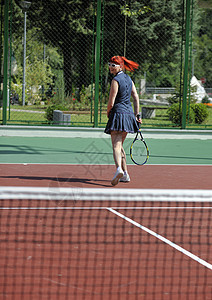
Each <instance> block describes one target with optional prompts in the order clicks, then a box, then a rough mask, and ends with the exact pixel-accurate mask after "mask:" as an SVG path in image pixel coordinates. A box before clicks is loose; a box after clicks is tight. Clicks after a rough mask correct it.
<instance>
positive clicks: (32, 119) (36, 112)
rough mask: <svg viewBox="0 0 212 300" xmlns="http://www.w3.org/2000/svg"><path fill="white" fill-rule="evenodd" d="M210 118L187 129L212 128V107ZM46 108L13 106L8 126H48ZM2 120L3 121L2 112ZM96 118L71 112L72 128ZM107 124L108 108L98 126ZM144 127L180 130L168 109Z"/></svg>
mask: <svg viewBox="0 0 212 300" xmlns="http://www.w3.org/2000/svg"><path fill="white" fill-rule="evenodd" d="M207 109H208V112H209V116H208V118H207V120H205V121H204V122H203V123H202V124H188V125H187V128H196V129H202V128H208V129H210V128H212V107H208V108H207ZM45 110H46V107H41V106H38V107H36V106H25V107H23V106H11V109H10V111H8V112H7V118H8V121H7V124H8V125H10V124H11V125H12V124H15V125H18V124H20V125H28V124H30V125H48V122H47V120H46V117H45ZM0 118H1V119H2V110H1V111H0ZM93 122H94V116H93V115H92V116H91V113H90V111H83V112H82V111H75V112H71V124H70V125H71V126H93ZM106 123H107V115H106V107H104V108H102V114H101V115H100V114H99V118H98V124H99V126H100V127H104V126H105V124H106ZM143 127H146V128H156V127H158V128H173V127H175V128H179V127H180V126H177V125H175V124H172V122H171V121H170V120H169V117H168V115H167V108H164V109H157V107H156V116H155V117H154V118H151V119H143Z"/></svg>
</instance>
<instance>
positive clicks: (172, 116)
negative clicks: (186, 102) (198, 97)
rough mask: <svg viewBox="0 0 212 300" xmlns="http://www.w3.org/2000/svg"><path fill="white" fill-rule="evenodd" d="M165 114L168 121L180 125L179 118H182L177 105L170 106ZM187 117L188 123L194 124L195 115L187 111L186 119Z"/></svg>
mask: <svg viewBox="0 0 212 300" xmlns="http://www.w3.org/2000/svg"><path fill="white" fill-rule="evenodd" d="M167 114H168V116H169V120H170V121H172V122H173V123H174V124H176V125H180V124H181V116H182V108H181V109H180V107H179V103H174V104H172V105H171V106H170V107H169V108H168V111H167ZM188 115H189V123H194V121H195V114H194V111H193V110H190V112H189V111H188V109H187V112H186V117H187V118H188Z"/></svg>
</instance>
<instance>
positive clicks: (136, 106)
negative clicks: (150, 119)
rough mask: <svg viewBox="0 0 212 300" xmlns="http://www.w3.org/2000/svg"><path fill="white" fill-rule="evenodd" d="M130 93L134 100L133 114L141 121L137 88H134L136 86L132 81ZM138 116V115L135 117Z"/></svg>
mask: <svg viewBox="0 0 212 300" xmlns="http://www.w3.org/2000/svg"><path fill="white" fill-rule="evenodd" d="M131 95H132V97H133V100H134V102H133V103H134V114H135V116H136V119H137V121H138V122H141V117H140V115H139V97H138V93H137V90H136V87H135V84H134V82H132V92H131ZM137 116H139V117H137Z"/></svg>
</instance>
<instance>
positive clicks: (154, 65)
mask: <svg viewBox="0 0 212 300" xmlns="http://www.w3.org/2000/svg"><path fill="white" fill-rule="evenodd" d="M8 2H9V13H8V19H9V23H8V28H5V27H4V25H5V24H4V22H3V21H1V40H2V42H3V40H4V31H5V30H7V31H8V35H9V37H8V41H9V42H8V49H9V50H8V54H9V55H8V92H7V93H8V101H7V114H6V115H7V117H6V118H7V124H30V125H34V124H36V125H57V126H58V125H63V126H64V125H65V126H100V127H103V126H105V124H106V122H107V117H106V107H107V101H108V96H109V89H110V82H111V80H112V77H111V75H110V74H109V70H108V65H107V63H108V60H109V58H110V57H112V56H114V55H121V56H126V57H127V58H128V59H130V60H134V61H136V62H137V63H139V69H138V70H136V71H135V72H134V73H133V74H131V76H132V79H133V80H134V82H135V84H136V88H137V90H138V93H139V97H140V104H141V113H142V116H143V126H144V127H145V126H146V127H166V128H167V127H181V126H182V103H183V101H186V102H187V104H188V105H187V110H186V127H196V126H204V127H210V126H211V125H212V112H211V110H212V108H211V107H210V94H209V93H207V89H208V91H209V89H210V87H211V86H212V83H211V81H210V80H211V79H210V75H209V71H208V70H209V69H210V68H208V65H207V64H206V65H207V67H205V68H203V69H202V70H203V71H201V72H200V71H197V75H198V76H197V78H196V77H195V76H194V75H196V72H195V65H198V64H200V62H201V59H203V57H202V56H201V55H200V53H201V51H202V49H201V47H200V45H201V41H200V39H201V36H200V28H202V27H201V25H200V21H201V20H202V19H201V18H202V15H203V12H202V11H201V9H202V8H200V7H199V6H197V3H196V1H195V0H191V1H190V0H187V1H184V0H177V1H173V0H168V1H165V2H164V1H160V0H151V1H146V0H144V1H135V0H123V1H121V0H120V1H109V0H108V1H106V0H102V1H100V0H90V1H82V0H81V1H80V0H79V1H65V0H61V1H57V0H45V1H41V0H40V1H39V0H38V1H19V0H15V1H14V0H8ZM1 4H2V5H1V15H2V18H1V20H3V18H4V17H5V12H4V8H5V5H4V4H5V1H2V3H1ZM188 7H189V9H190V14H189V16H187V10H188ZM188 18H189V21H190V25H189V28H187V29H188V36H186V21H187V20H188ZM206 19H207V18H206ZM208 20H210V18H208ZM98 21H99V23H98ZM198 24H199V25H198ZM98 30H99V34H100V36H99V38H98ZM201 30H203V31H204V32H203V33H204V35H205V33H207V32H208V33H207V37H208V39H209V40H210V38H211V36H210V34H209V31H207V30H208V29H207V30H206V29H204V28H202V29H201ZM193 36H195V38H194V37H193ZM187 37H189V45H188V48H187V52H188V59H187V63H188V70H187V71H188V72H187V78H186V75H185V74H184V69H185V51H186V38H187ZM198 39H199V40H198ZM205 39H206V38H205ZM98 43H99V48H98ZM2 44H3V43H2ZM98 49H99V50H98ZM209 50H210V49H209ZM24 52H25V55H24ZM209 53H210V51H209ZM204 55H205V56H204V57H206V58H207V59H209V54H207V53H205V54H204ZM207 55H208V56H207ZM3 61H4V56H3V47H1V74H2V76H3V68H2V66H3ZM202 61H203V60H202ZM198 66H199V65H198ZM198 70H200V68H198ZM198 72H199V73H198ZM204 72H205V73H204ZM98 73H99V78H98V76H97V74H98ZM206 77H207V81H206V82H207V83H204V80H205V78H206ZM2 78H3V77H1V79H2ZM201 78H202V82H203V84H200V82H199V80H197V79H201ZM185 79H186V80H188V82H189V84H188V89H187V90H186V95H185V93H184V94H183V88H184V86H185V84H186V81H185ZM195 80H196V81H195ZM191 82H192V84H190V83H191ZM2 83H3V80H1V91H2V90H3V84H2ZM204 87H206V89H204ZM23 90H25V92H24V95H23V94H22V92H23ZM197 90H199V94H198V93H197ZM201 92H202V94H201ZM204 93H205V94H204ZM200 94H201V95H200ZM183 97H184V98H183ZM198 97H199V98H198ZM1 99H2V96H1ZM196 101H197V102H202V101H203V102H205V103H204V104H203V106H204V109H203V108H202V107H201V108H199V107H196V106H195V105H196ZM1 102H2V101H1ZM194 106H195V107H194ZM195 110H196V111H199V112H198V113H197V112H196V113H195ZM205 110H206V112H205ZM61 112H62V113H61ZM1 114H2V110H1ZM196 114H198V115H201V116H202V115H204V114H205V115H207V116H206V117H207V118H206V117H205V118H203V117H202V119H201V120H198V122H197V117H196ZM195 118H196V119H195ZM1 119H3V116H1Z"/></svg>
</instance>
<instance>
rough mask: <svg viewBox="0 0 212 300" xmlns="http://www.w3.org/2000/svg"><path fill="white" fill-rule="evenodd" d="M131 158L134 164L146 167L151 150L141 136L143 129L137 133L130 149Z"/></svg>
mask: <svg viewBox="0 0 212 300" xmlns="http://www.w3.org/2000/svg"><path fill="white" fill-rule="evenodd" d="M139 125H140V124H139ZM139 127H140V126H139ZM130 157H131V159H132V161H133V162H134V164H136V165H139V166H140V165H144V164H145V163H146V162H147V160H148V158H149V149H148V147H147V144H146V142H145V141H144V138H143V136H142V134H141V129H139V130H138V132H137V133H136V136H135V138H134V141H133V142H132V145H131V147H130Z"/></svg>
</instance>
